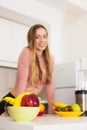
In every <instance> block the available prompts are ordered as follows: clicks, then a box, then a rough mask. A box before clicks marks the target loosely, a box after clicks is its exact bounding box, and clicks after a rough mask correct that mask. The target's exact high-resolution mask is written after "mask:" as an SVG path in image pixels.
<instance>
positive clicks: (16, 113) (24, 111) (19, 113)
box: [7, 106, 40, 121]
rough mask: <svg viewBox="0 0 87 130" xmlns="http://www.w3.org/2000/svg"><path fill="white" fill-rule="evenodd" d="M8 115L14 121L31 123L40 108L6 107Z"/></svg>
mask: <svg viewBox="0 0 87 130" xmlns="http://www.w3.org/2000/svg"><path fill="white" fill-rule="evenodd" d="M7 109H8V114H9V115H10V116H11V117H12V119H13V120H15V121H32V120H34V119H35V118H36V117H37V115H38V113H39V110H40V108H39V107H23V106H22V107H21V106H8V107H7Z"/></svg>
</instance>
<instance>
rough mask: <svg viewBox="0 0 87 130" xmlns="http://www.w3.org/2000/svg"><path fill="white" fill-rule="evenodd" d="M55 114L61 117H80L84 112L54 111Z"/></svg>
mask: <svg viewBox="0 0 87 130" xmlns="http://www.w3.org/2000/svg"><path fill="white" fill-rule="evenodd" d="M54 113H56V114H58V115H59V116H61V117H78V116H81V115H82V114H83V113H84V112H83V111H69V112H59V111H54Z"/></svg>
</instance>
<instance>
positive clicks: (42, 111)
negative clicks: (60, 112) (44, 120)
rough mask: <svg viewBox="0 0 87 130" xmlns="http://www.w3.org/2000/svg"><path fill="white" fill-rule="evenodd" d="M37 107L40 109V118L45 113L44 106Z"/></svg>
mask: <svg viewBox="0 0 87 130" xmlns="http://www.w3.org/2000/svg"><path fill="white" fill-rule="evenodd" d="M39 107H40V111H39V113H38V116H41V115H43V114H44V113H45V105H44V104H42V103H40V105H39Z"/></svg>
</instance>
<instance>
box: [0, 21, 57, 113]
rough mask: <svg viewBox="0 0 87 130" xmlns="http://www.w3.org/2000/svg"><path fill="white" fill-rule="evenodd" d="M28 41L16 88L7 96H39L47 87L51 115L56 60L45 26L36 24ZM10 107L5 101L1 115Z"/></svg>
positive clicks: (19, 68)
mask: <svg viewBox="0 0 87 130" xmlns="http://www.w3.org/2000/svg"><path fill="white" fill-rule="evenodd" d="M27 39H28V46H27V47H25V48H24V49H23V50H22V52H21V54H20V56H19V60H18V70H17V76H16V83H15V87H14V88H13V89H12V90H11V91H10V93H9V94H7V95H6V96H10V97H13V98H15V97H17V96H18V95H19V94H21V93H23V92H25V91H30V92H32V93H35V94H36V95H39V94H40V92H41V91H42V89H43V87H45V92H46V96H47V100H48V104H49V108H50V113H52V102H51V100H54V98H55V89H54V82H53V66H54V60H53V57H52V56H51V55H50V52H49V47H48V32H47V29H46V28H45V27H44V26H43V25H40V24H36V25H34V26H32V27H31V28H30V30H29V32H28V35H27ZM8 105H9V104H8V103H6V102H5V101H4V102H1V103H0V114H2V113H3V112H4V111H5V108H6V107H7V106H8Z"/></svg>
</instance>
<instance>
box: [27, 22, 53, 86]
mask: <svg viewBox="0 0 87 130" xmlns="http://www.w3.org/2000/svg"><path fill="white" fill-rule="evenodd" d="M39 28H43V29H45V31H46V33H47V36H48V32H47V29H46V28H45V27H44V26H43V25H41V24H36V25H34V26H32V27H31V28H30V30H29V31H28V35H27V40H28V46H27V47H28V48H29V49H30V50H31V51H32V52H33V61H32V65H31V66H32V68H31V84H32V85H35V84H38V83H39V82H40V81H41V79H42V70H41V68H40V65H39V60H38V57H37V53H36V46H35V33H36V30H37V29H39ZM43 57H44V61H45V65H46V81H45V83H51V81H52V63H51V57H50V52H49V47H48V45H47V47H46V49H45V50H44V51H43Z"/></svg>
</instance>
